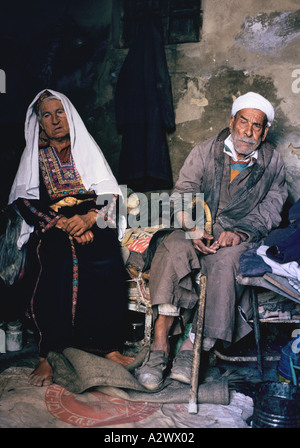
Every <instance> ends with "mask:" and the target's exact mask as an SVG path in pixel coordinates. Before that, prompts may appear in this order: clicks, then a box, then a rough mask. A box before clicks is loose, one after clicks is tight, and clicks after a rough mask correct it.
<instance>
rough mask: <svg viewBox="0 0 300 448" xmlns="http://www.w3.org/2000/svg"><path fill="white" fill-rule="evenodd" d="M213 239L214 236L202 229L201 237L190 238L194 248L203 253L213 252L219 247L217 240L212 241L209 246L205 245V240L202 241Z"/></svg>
mask: <svg viewBox="0 0 300 448" xmlns="http://www.w3.org/2000/svg"><path fill="white" fill-rule="evenodd" d="M213 239H214V237H213V236H212V235H210V234H209V233H207V232H206V231H205V230H204V231H203V236H202V237H201V238H195V239H192V243H193V245H194V248H195V249H196V250H198V251H199V252H201V253H202V254H204V255H208V254H215V253H216V252H217V250H218V249H219V247H220V245H219V242H218V241H214V242H213V244H212V245H211V246H209V245H207V242H204V241H203V240H207V241H212V240H213ZM205 243H206V244H205Z"/></svg>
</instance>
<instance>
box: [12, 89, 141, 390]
mask: <svg viewBox="0 0 300 448" xmlns="http://www.w3.org/2000/svg"><path fill="white" fill-rule="evenodd" d="M25 138H26V147H25V150H24V153H23V155H22V158H21V162H20V166H19V169H18V172H17V175H16V178H15V180H14V183H13V186H12V190H11V194H10V197H9V203H11V204H14V206H16V207H17V210H18V212H19V214H20V215H21V216H22V218H23V224H22V229H21V234H20V237H19V240H18V242H17V244H18V247H19V248H20V247H22V246H23V245H24V244H26V245H27V266H28V271H27V272H28V273H29V277H30V278H31V279H32V281H30V285H31V293H32V298H31V301H30V306H29V313H30V315H31V317H32V319H33V321H34V323H35V325H36V328H37V332H38V334H39V355H40V360H39V364H38V366H37V368H36V369H35V370H34V371H33V372H32V374H31V375H30V382H31V383H32V384H34V385H37V386H42V385H47V384H49V383H51V382H52V378H53V371H52V368H51V366H50V364H49V363H48V361H47V354H48V353H49V351H50V350H51V351H61V350H63V349H64V348H66V347H70V346H72V347H77V348H80V349H82V350H86V351H89V352H91V353H95V354H99V355H101V356H104V357H106V358H108V359H111V360H113V361H116V362H118V363H120V364H122V365H126V364H128V363H129V362H130V361H131V360H132V358H129V357H127V356H124V355H122V354H121V352H120V350H121V347H122V336H123V335H122V328H123V326H124V325H123V320H124V313H125V307H126V300H125V298H126V294H125V283H124V266H123V262H122V257H121V254H120V248H119V243H118V235H117V231H118V230H117V228H116V225H114V223H116V222H117V219H116V205H117V203H118V198H119V197H120V194H121V193H120V190H119V186H118V184H117V182H116V180H115V178H114V176H113V175H112V173H111V170H110V168H109V166H108V164H107V162H106V160H105V158H104V156H103V154H102V152H101V150H100V149H99V147H98V146H97V144H96V143H95V141H94V140H93V139H92V137H91V136H90V134H89V133H88V131H87V129H86V127H85V126H84V124H83V122H82V120H81V118H80V116H79V115H78V113H77V111H76V109H75V108H74V106H73V105H72V104H71V102H70V101H69V100H68V98H66V97H65V96H64V95H63V94H61V93H58V92H54V91H52V90H45V91H43V92H41V93H39V94H38V95H37V96H36V98H35V99H34V100H33V102H32V103H31V105H30V106H29V108H28V111H27V115H26V123H25ZM101 195H104V196H105V198H106V199H107V198H108V197H109V198H111V200H110V203H109V204H107V202H106V203H104V202H103V201H101V200H100V201H99V200H97V197H98V198H99V197H101ZM101 202H102V208H101V205H97V204H99V203H101ZM103 203H104V204H105V205H106V206H105V207H103ZM101 213H102V215H104V214H105V217H104V216H102V221H101V222H102V223H103V222H107V224H108V225H107V226H104V225H101V226H98V225H97V222H96V221H97V217H99V216H100V215H101ZM104 219H105V220H107V221H104ZM109 220H111V223H109ZM112 221H113V222H112Z"/></svg>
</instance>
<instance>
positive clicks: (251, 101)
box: [231, 92, 275, 127]
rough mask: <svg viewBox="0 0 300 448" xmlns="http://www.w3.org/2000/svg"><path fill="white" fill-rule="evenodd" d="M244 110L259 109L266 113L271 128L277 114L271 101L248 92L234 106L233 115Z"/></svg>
mask: <svg viewBox="0 0 300 448" xmlns="http://www.w3.org/2000/svg"><path fill="white" fill-rule="evenodd" d="M242 109H259V110H261V111H262V112H264V113H265V114H266V116H267V120H268V126H269V127H270V126H271V123H272V121H273V120H274V116H275V112H274V107H273V106H272V104H271V103H270V101H268V100H266V98H264V97H263V96H261V95H259V94H258V93H254V92H248V93H245V95H241V96H239V97H238V98H237V99H236V100H235V101H234V102H233V105H232V109H231V115H233V116H235V114H236V113H237V112H238V111H239V110H242Z"/></svg>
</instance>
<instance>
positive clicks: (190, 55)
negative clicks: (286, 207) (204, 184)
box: [166, 0, 300, 200]
mask: <svg viewBox="0 0 300 448" xmlns="http://www.w3.org/2000/svg"><path fill="white" fill-rule="evenodd" d="M282 5H283V3H282V2H280V1H277V0H271V1H254V2H253V1H244V2H243V3H240V2H238V1H236V0H227V1H225V2H219V1H217V0H205V1H204V4H203V12H204V15H203V32H202V39H201V42H200V43H197V44H185V45H180V46H177V48H176V51H174V49H171V48H166V50H167V53H168V60H169V65H170V73H171V76H172V82H173V87H174V103H175V108H176V122H177V130H176V132H175V133H174V135H173V136H172V137H171V138H170V151H171V156H172V161H173V167H174V172H175V173H176V172H177V171H178V168H179V165H180V164H181V161H182V159H183V158H185V156H186V154H187V152H188V151H189V146H191V145H193V144H195V143H197V142H198V141H199V140H202V139H203V138H207V137H209V136H211V135H214V134H215V133H216V132H218V130H219V129H220V128H222V127H223V126H224V125H226V123H228V120H229V116H230V109H231V103H232V100H234V98H235V97H236V96H237V95H239V94H243V93H245V92H247V91H249V90H253V91H257V92H259V93H261V94H263V95H265V96H266V97H267V98H268V99H269V100H270V101H271V102H272V103H273V105H274V107H275V109H276V119H275V122H274V124H273V126H272V128H271V130H270V132H269V136H270V138H271V139H272V140H273V141H274V142H275V143H276V145H277V149H278V150H279V151H280V153H281V154H282V156H283V158H284V161H285V164H286V166H287V171H288V182H289V189H290V195H291V198H292V200H296V199H298V198H299V197H300V157H299V151H298V152H297V151H295V150H293V149H292V147H296V148H297V147H299V146H300V130H299V116H300V101H299V100H300V93H299V92H298V91H297V90H299V89H297V88H295V87H296V84H295V82H296V81H297V79H296V78H293V75H295V70H296V69H297V68H298V67H299V65H300V56H299V47H300V9H299V6H300V2H299V1H298V2H296V1H286V2H284V7H283V6H282ZM298 76H299V75H298ZM293 83H294V84H293ZM293 90H294V91H293Z"/></svg>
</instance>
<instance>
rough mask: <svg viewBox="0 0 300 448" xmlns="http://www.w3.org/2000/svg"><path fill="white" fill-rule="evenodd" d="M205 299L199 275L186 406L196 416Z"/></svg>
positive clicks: (204, 291)
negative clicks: (194, 331) (188, 395)
mask: <svg viewBox="0 0 300 448" xmlns="http://www.w3.org/2000/svg"><path fill="white" fill-rule="evenodd" d="M205 299H206V276H205V275H201V277H200V297H199V305H198V316H197V328H196V334H195V341H194V349H193V364H192V376H191V388H190V400H189V406H188V412H189V414H197V411H198V406H197V397H198V383H199V370H200V361H201V348H202V335H203V323H204V310H205Z"/></svg>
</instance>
